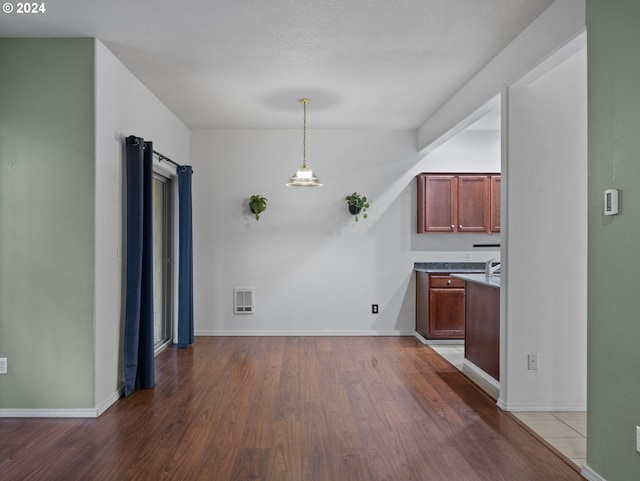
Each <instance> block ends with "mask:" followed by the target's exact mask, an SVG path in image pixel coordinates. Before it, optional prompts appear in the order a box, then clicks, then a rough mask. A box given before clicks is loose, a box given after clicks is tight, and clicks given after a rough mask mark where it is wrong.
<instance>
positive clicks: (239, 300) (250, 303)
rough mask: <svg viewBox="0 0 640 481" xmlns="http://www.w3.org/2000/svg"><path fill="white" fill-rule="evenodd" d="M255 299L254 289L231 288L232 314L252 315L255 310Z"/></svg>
mask: <svg viewBox="0 0 640 481" xmlns="http://www.w3.org/2000/svg"><path fill="white" fill-rule="evenodd" d="M255 299H256V295H255V288H253V287H234V288H233V313H234V314H253V313H254V312H255V310H256V306H255Z"/></svg>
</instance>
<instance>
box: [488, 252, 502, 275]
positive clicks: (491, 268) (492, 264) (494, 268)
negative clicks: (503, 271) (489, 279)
mask: <svg viewBox="0 0 640 481" xmlns="http://www.w3.org/2000/svg"><path fill="white" fill-rule="evenodd" d="M499 271H500V258H499V257H495V258H493V259H490V260H488V261H487V265H486V267H485V274H486V275H487V276H497V275H500V272H499ZM496 272H497V274H496Z"/></svg>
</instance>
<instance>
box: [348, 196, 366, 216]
mask: <svg viewBox="0 0 640 481" xmlns="http://www.w3.org/2000/svg"><path fill="white" fill-rule="evenodd" d="M345 200H346V201H347V205H348V206H349V212H351V213H352V214H353V215H355V216H356V222H358V215H359V214H360V213H361V212H362V218H363V219H366V218H367V209H368V208H369V202H367V198H366V197H365V196H363V195H360V194H358V193H357V192H354V193H353V194H351V195H348V196H346V197H345Z"/></svg>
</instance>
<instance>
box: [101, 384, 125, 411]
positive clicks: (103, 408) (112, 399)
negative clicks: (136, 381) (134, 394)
mask: <svg viewBox="0 0 640 481" xmlns="http://www.w3.org/2000/svg"><path fill="white" fill-rule="evenodd" d="M123 395H124V385H123V386H121V387H120V389H119V390H118V391H116V392H114V393H113V394H112V395H111V396H109V397H108V398H107V399H105V400H104V401H103V402H102V403H101V404H100V405H99V406H98V407H97V408H96V413H97V414H96V416H102V415H103V414H104V412H105V411H106V410H107V409H109V408H110V407H111V406H113V405H114V404H115V403H116V402H117V401H118V399H120V398H121V397H122V396H123Z"/></svg>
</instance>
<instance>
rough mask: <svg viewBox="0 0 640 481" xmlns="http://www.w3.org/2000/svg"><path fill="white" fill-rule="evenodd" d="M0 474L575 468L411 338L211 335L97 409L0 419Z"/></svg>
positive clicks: (306, 475) (504, 475)
mask: <svg viewBox="0 0 640 481" xmlns="http://www.w3.org/2000/svg"><path fill="white" fill-rule="evenodd" d="M0 479H1V480H3V481H13V480H20V481H23V480H37V481H43V480H65V481H72V480H109V481H114V480H161V479H171V480H216V481H231V480H234V481H236V480H238V481H239V480H247V481H248V480H263V481H303V480H318V481H342V480H352V481H378V480H380V481H382V480H386V481H410V480H425V481H427V480H428V481H440V480H442V481H444V480H446V481H480V480H482V481H498V480H504V481H529V480H531V481H534V480H535V481H563V480H567V481H573V480H580V479H582V478H581V476H580V475H579V474H578V473H577V472H576V471H575V470H574V469H573V468H571V467H570V466H569V465H568V464H566V463H565V462H564V461H563V460H562V459H560V458H559V457H558V456H556V455H555V454H554V453H553V452H552V451H550V450H549V449H548V448H547V447H545V446H544V445H543V444H542V443H540V442H539V441H538V440H536V438H535V437H534V436H532V435H531V434H529V433H528V432H527V431H526V430H525V429H524V428H523V427H521V426H520V425H519V424H518V423H517V422H516V421H515V420H514V419H512V417H511V416H510V415H509V414H507V413H504V412H502V411H500V410H499V409H498V408H497V407H496V406H495V404H494V402H493V401H492V400H491V399H489V398H488V397H487V396H486V395H485V394H484V393H483V392H481V391H479V390H478V389H477V388H476V387H475V386H474V385H473V384H471V383H470V382H469V381H468V380H467V379H466V378H465V377H464V376H463V375H462V374H461V373H460V372H458V371H457V370H456V369H455V368H454V367H453V366H451V365H450V364H449V363H447V362H446V361H444V360H443V359H442V358H441V357H440V356H438V355H437V354H436V353H435V352H434V351H433V350H431V349H429V348H428V347H425V346H423V345H422V344H421V343H420V342H418V341H417V340H416V339H414V338H411V337H347V338H343V337H302V338H301V337H258V338H256V337H214V338H197V339H196V343H195V344H194V346H193V347H191V348H189V349H176V348H170V349H168V350H167V351H165V352H163V353H162V354H161V355H160V356H158V358H157V360H156V387H155V388H154V389H151V390H144V391H137V392H135V393H134V394H133V395H131V396H130V397H128V398H126V399H120V400H119V401H118V402H117V403H116V404H114V405H113V406H112V407H111V408H110V409H109V410H108V411H107V412H106V413H104V414H103V415H102V416H100V417H99V418H98V419H0Z"/></svg>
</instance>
